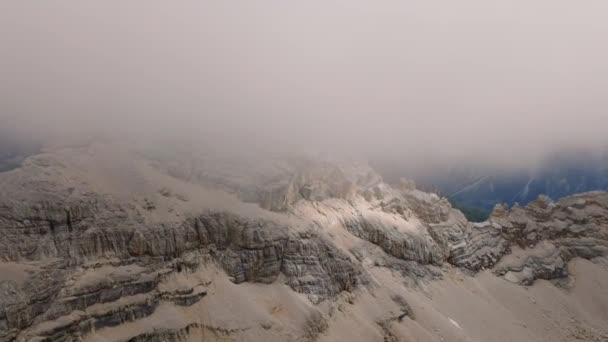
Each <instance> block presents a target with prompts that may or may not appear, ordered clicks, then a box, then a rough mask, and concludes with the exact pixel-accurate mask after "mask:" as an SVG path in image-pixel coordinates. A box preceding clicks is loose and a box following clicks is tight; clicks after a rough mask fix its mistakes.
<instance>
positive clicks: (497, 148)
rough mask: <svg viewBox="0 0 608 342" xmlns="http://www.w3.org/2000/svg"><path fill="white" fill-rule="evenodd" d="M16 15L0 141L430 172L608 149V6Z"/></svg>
mask: <svg viewBox="0 0 608 342" xmlns="http://www.w3.org/2000/svg"><path fill="white" fill-rule="evenodd" d="M0 6H1V7H2V8H0V22H1V23H2V24H1V25H2V27H1V29H0V41H1V42H2V46H1V47H0V48H1V49H2V64H0V73H1V75H2V82H1V84H0V96H1V98H0V101H1V102H0V105H1V108H0V109H1V112H0V126H1V127H2V130H3V131H4V132H18V135H21V136H24V135H26V136H27V135H30V136H31V137H32V138H41V139H43V138H44V139H54V140H58V139H59V140H61V139H67V138H68V137H73V138H74V139H83V138H87V137H91V136H103V137H119V138H124V137H145V138H151V137H166V138H180V139H200V140H201V141H204V142H205V143H215V144H217V145H226V146H230V147H233V148H237V149H238V148H242V149H247V148H252V147H253V146H257V145H259V146H264V147H265V148H272V147H277V146H280V147H285V146H289V147H293V148H296V149H310V150H316V151H329V152H331V153H336V154H340V153H356V154H362V155H366V156H373V157H382V158H389V159H391V158H392V159H405V160H407V161H408V162H411V163H419V164H420V163H427V162H429V158H433V159H435V160H454V159H460V160H463V159H466V160H468V159H470V160H472V161H488V162H492V163H503V164H521V163H529V162H530V161H532V160H534V159H536V158H538V156H539V155H542V154H544V153H548V152H549V151H551V152H553V151H555V150H556V149H559V148H562V147H566V146H567V147H571V146H574V147H579V146H582V147H593V148H598V147H602V148H603V147H604V146H605V145H606V143H607V141H606V140H607V136H608V135H606V134H605V127H607V124H608V96H606V89H608V63H606V62H605V61H606V60H608V47H606V44H603V43H604V41H605V37H607V36H608V22H607V21H606V20H605V18H604V13H606V10H608V3H606V2H605V1H602V0H588V1H584V2H576V3H574V2H572V1H566V0H554V1H549V0H532V1H524V0H515V1H509V2H504V1H493V0H492V1H487V0H485V1H482V0H463V1H458V2H454V1H447V0H446V1H422V0H415V1H408V2H403V1H383V2H380V3H379V2H375V1H369V0H368V1H362V0H350V1H344V0H334V1H316V0H313V1H306V2H285V1H274V0H267V1H256V2H245V1H237V2H227V1H184V2H179V3H168V2H165V1H129V2H119V1H103V2H92V1H91V2H89V1H56V2H52V3H50V2H49V3H40V2H36V3H30V2H23V1H7V2H4V3H3V4H2V5H0ZM7 134H8V133H7Z"/></svg>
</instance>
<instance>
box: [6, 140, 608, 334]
mask: <svg viewBox="0 0 608 342" xmlns="http://www.w3.org/2000/svg"><path fill="white" fill-rule="evenodd" d="M171 158H172V159H171V160H169V159H167V158H166V157H165V156H164V155H161V156H154V157H153V158H152V157H151V156H150V153H149V151H144V152H142V151H141V150H137V149H133V148H123V147H122V146H120V147H118V146H114V145H92V146H86V147H81V148H71V149H62V150H56V151H47V152H45V153H43V154H40V155H37V156H33V157H30V158H29V159H27V160H26V161H25V162H24V163H23V165H22V166H21V167H20V168H18V169H15V170H12V171H9V172H4V173H0V189H1V194H0V260H1V262H0V341H210V340H211V341H213V340H218V341H224V340H248V341H250V340H263V341H273V340H274V341H312V340H328V341H329V340H339V339H347V338H348V339H351V340H360V341H373V340H378V341H382V340H384V341H401V340H416V341H417V340H420V341H440V340H449V341H452V340H454V341H482V340H489V339H493V340H500V338H497V337H499V336H502V337H503V340H507V341H508V340H513V339H515V338H519V339H520V340H521V339H524V340H525V339H527V340H545V339H547V340H549V338H563V339H566V340H568V339H571V338H576V337H583V338H585V339H587V340H592V341H605V340H606V339H608V337H607V336H608V335H607V334H608V331H606V328H605V325H602V324H601V323H602V322H606V320H607V319H608V311H607V310H605V308H606V307H608V296H607V295H606V294H605V293H602V292H601V290H602V289H605V286H607V285H605V284H603V283H601V279H608V270H607V269H606V264H608V262H606V260H607V259H606V257H607V256H608V194H607V193H603V192H595V193H586V194H581V195H576V196H572V197H568V198H565V199H562V200H560V201H559V202H557V203H553V202H550V201H549V200H547V199H546V198H544V197H541V198H539V199H538V200H537V201H535V202H533V203H531V204H530V205H528V206H526V207H525V208H520V207H514V208H507V207H506V206H497V208H496V209H495V210H494V212H493V214H492V216H491V218H490V219H489V220H488V221H487V222H484V223H478V224H472V223H469V222H468V221H467V220H466V219H465V218H464V216H463V215H462V214H461V213H460V212H459V211H457V210H455V209H453V208H451V206H450V204H449V202H448V201H447V200H445V199H442V198H439V197H438V196H436V195H433V194H428V193H424V192H421V191H418V190H416V189H415V187H414V186H413V185H412V184H411V183H407V182H404V183H403V185H402V186H401V188H399V189H394V188H391V187H390V186H388V185H386V184H385V183H383V182H382V179H381V178H380V177H379V176H378V175H377V174H376V173H375V172H374V171H373V170H371V169H370V168H369V167H367V166H365V165H361V164H353V163H331V162H327V161H318V160H314V159H297V158H292V159H290V160H280V161H278V162H276V161H275V162H272V163H270V162H268V161H264V162H260V165H263V167H260V168H259V169H256V168H255V167H251V165H249V166H250V167H242V165H240V166H239V165H238V164H234V163H229V164H228V165H230V166H229V168H230V172H226V173H225V174H224V173H222V171H221V170H222V168H220V167H218V165H222V164H221V163H219V162H218V161H217V160H208V159H205V158H203V157H201V159H196V157H192V156H189V157H188V158H187V159H183V162H180V158H181V157H179V156H177V155H172V157H171ZM583 259H586V260H590V261H591V262H588V263H585V262H586V261H582V260H583ZM571 262H574V263H575V264H576V263H579V264H580V263H582V264H581V265H582V266H579V267H577V268H578V269H576V270H570V269H569V267H568V265H569V263H571ZM581 269H590V270H593V271H588V272H581V271H580V270H581ZM591 273H592V274H591ZM601 277H605V278H601ZM581 278H583V279H581ZM586 279H596V280H598V279H599V280H598V281H600V284H601V285H600V286H599V288H598V289H595V290H592V291H595V292H593V294H594V297H593V298H595V301H596V304H597V305H599V308H597V307H593V308H592V309H593V310H592V309H588V310H589V311H585V310H586V309H585V310H582V313H581V312H579V311H581V310H580V309H577V310H579V311H576V312H574V311H572V310H573V309H572V308H571V305H573V304H572V303H575V302H576V299H577V298H578V297H576V296H579V295H581V294H580V293H579V292H580V291H581V290H580V288H581V286H584V284H585V281H586ZM536 280H538V282H543V281H545V280H550V281H552V282H553V283H554V284H552V285H551V286H553V288H555V289H558V287H559V291H562V292H563V293H561V294H559V295H558V296H557V297H556V298H558V297H559V300H560V301H562V302H560V303H562V304H563V305H561V306H559V305H558V307H557V308H553V310H554V311H555V312H556V313H561V312H562V311H563V312H568V313H569V314H570V316H567V317H562V316H563V315H562V316H559V318H555V317H554V316H551V317H549V316H550V315H549V314H547V315H549V316H547V317H549V318H546V317H544V316H542V317H541V314H540V313H539V314H538V317H536V316H529V317H528V316H526V318H523V317H522V318H519V317H517V318H515V317H511V316H509V315H508V314H507V313H506V312H510V313H511V314H514V313H517V312H519V311H522V312H531V311H530V310H528V309H527V308H526V307H525V306H518V307H512V306H510V305H514V304H513V303H509V302H508V301H509V300H510V299H509V295H508V294H511V295H512V296H514V297H513V298H521V295H522V292H521V291H522V289H525V287H524V286H528V287H530V288H531V289H532V290H531V291H537V289H539V288H543V289H545V290H543V291H544V292H542V293H549V292H550V291H553V290H549V289H547V288H546V285H545V284H544V283H541V284H537V283H538V282H535V281H536ZM579 280H580V283H582V284H583V285H580V284H578V283H579ZM575 283H576V284H575ZM554 285H557V286H558V287H556V286H554ZM577 286H578V287H577ZM480 289H482V290H480ZM483 289H485V290H483ZM487 289H494V290H487ZM460 291H473V292H476V291H482V292H483V291H490V293H491V299H488V298H490V297H488V296H489V295H488V294H487V293H486V294H484V295H480V297H479V298H476V297H475V298H471V299H470V300H468V301H464V302H460V306H467V305H470V306H471V307H474V306H475V305H478V306H479V307H478V310H479V313H477V314H475V313H471V314H469V316H467V315H465V314H462V312H461V311H458V310H459V307H458V305H456V306H455V304H453V302H452V301H456V302H458V301H457V299H458V298H457V297H459V296H461V297H463V298H464V297H466V296H467V295H466V294H464V293H463V294H462V295H459V293H460ZM556 291H557V290H556ZM467 293H469V292H467ZM483 293H485V292H483ZM446 294H447V295H446ZM562 297H563V298H562ZM484 298H485V299H484ZM543 298H544V297H543V296H542V295H538V296H536V297H533V299H532V300H534V301H542V300H543ZM581 300H583V299H581ZM517 301H519V299H517ZM490 302H491V303H493V304H491V305H490V304H488V303H490ZM522 305H523V304H522ZM492 306H495V307H496V312H499V313H500V314H501V315H504V316H499V314H498V313H497V314H496V315H497V316H496V317H494V316H492V317H489V318H488V317H487V316H486V314H485V313H484V312H485V311H487V310H491V307H492ZM506 307H508V310H507V309H505V308H506ZM602 308H604V309H602ZM543 310H544V308H543ZM560 310H562V311H560ZM503 311H504V312H505V313H503ZM458 312H460V314H459V313H458ZM471 316H472V317H471ZM474 319H477V320H478V321H479V322H483V321H484V320H485V321H486V325H488V326H490V327H491V326H493V325H494V330H493V331H486V330H484V329H483V328H479V329H480V330H479V331H476V330H475V328H474V327H472V326H471V325H470V323H469V325H467V322H471V321H474ZM562 320H564V322H565V323H566V324H562V327H561V328H560V329H561V330H560V329H557V330H555V331H554V332H553V333H552V334H543V329H546V328H547V327H548V326H549V325H548V324H550V323H551V322H553V323H555V322H558V323H559V322H562ZM569 320H575V321H572V322H571V321H569ZM519 323H521V324H523V325H524V326H516V327H511V328H510V330H508V332H503V331H502V330H501V329H502V328H503V327H504V326H505V325H513V324H519ZM480 324H481V323H480ZM496 327H499V328H500V329H498V328H496ZM493 334H494V335H493Z"/></svg>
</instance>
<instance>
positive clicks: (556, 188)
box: [374, 151, 608, 221]
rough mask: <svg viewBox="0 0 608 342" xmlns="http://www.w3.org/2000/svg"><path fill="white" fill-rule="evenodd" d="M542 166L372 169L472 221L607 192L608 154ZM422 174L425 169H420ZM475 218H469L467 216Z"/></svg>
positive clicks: (550, 160) (572, 155)
mask: <svg viewBox="0 0 608 342" xmlns="http://www.w3.org/2000/svg"><path fill="white" fill-rule="evenodd" d="M539 164H540V165H538V166H535V167H532V166H530V167H529V168H527V169H526V168H521V169H519V170H500V169H497V168H494V169H491V168H476V167H474V166H470V165H466V163H464V162H463V163H462V164H459V165H451V166H449V167H429V170H424V172H420V171H418V172H413V171H411V170H409V169H408V167H407V166H396V165H382V164H380V165H374V166H375V167H376V169H379V170H381V173H382V175H383V177H384V178H385V179H386V181H387V182H389V183H392V184H396V183H397V182H398V179H399V177H407V178H412V179H414V180H415V181H416V183H417V187H418V188H420V189H423V190H425V191H431V192H435V193H438V194H440V195H442V196H445V197H447V198H449V199H450V202H452V205H454V206H455V207H458V208H459V209H461V210H462V211H463V212H464V213H465V214H467V217H468V218H469V219H470V220H474V221H476V220H477V219H479V217H482V216H484V215H483V214H482V213H484V212H485V213H486V216H487V214H489V211H491V210H492V208H494V206H495V205H496V204H499V203H507V204H508V205H510V206H512V205H514V204H515V203H519V204H521V205H526V204H528V203H530V202H531V201H533V200H535V199H536V198H538V196H539V195H546V196H548V197H550V198H552V199H554V200H557V199H560V198H562V197H565V196H569V195H572V194H575V193H581V192H587V191H594V190H608V154H603V155H599V154H593V153H589V152H586V151H566V152H561V153H559V154H554V155H552V156H550V157H547V158H546V159H545V160H543V161H542V162H540V163H539ZM422 169H424V167H423V168H422ZM468 213H471V215H468Z"/></svg>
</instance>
